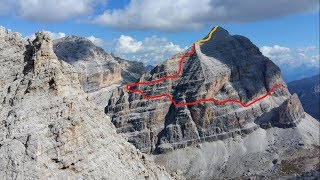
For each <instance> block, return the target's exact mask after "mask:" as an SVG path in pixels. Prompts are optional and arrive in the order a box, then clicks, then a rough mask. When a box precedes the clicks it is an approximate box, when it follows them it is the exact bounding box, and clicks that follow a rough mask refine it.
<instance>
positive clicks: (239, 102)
mask: <svg viewBox="0 0 320 180" xmlns="http://www.w3.org/2000/svg"><path fill="white" fill-rule="evenodd" d="M195 49H196V44H195V43H193V46H192V49H191V50H190V51H189V52H187V53H185V54H184V55H183V56H182V57H181V59H180V61H179V68H178V71H177V73H176V74H174V75H170V76H165V77H163V78H160V79H156V80H152V81H141V82H137V83H134V84H127V85H126V89H127V91H129V92H131V93H139V94H141V95H142V97H143V98H145V99H157V98H162V97H167V98H168V99H169V100H170V101H171V102H172V103H173V105H175V106H176V107H181V106H188V105H196V104H199V103H203V102H214V103H215V104H217V105H223V104H226V103H238V104H240V105H241V106H242V107H249V106H251V105H253V104H254V103H256V102H258V101H260V100H262V99H264V98H266V97H267V96H269V95H270V94H272V93H273V92H274V91H275V90H276V89H277V88H280V87H282V88H287V86H286V85H283V84H275V85H274V86H272V87H271V88H270V90H269V91H268V92H267V93H265V94H264V95H262V96H260V97H259V98H256V99H254V100H252V101H251V102H248V103H247V104H245V103H243V102H241V101H240V100H238V99H227V100H224V101H219V100H217V99H215V98H209V99H200V100H197V101H194V102H185V103H177V102H176V101H175V100H173V98H172V96H171V95H170V94H167V93H164V94H160V95H154V96H148V95H146V94H145V93H144V92H142V91H141V90H139V89H135V90H132V89H131V87H134V86H137V85H141V84H143V85H149V84H154V83H158V82H162V81H165V80H167V79H174V78H177V77H179V76H180V74H181V72H182V63H183V61H184V59H185V58H186V57H188V56H191V55H192V54H194V52H195Z"/></svg>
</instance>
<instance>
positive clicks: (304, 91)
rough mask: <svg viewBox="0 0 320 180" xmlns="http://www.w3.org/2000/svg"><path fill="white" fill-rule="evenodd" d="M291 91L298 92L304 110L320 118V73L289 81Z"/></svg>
mask: <svg viewBox="0 0 320 180" xmlns="http://www.w3.org/2000/svg"><path fill="white" fill-rule="evenodd" d="M288 88H289V91H290V92H291V93H297V95H298V97H299V99H300V100H301V104H302V106H303V108H304V110H305V111H306V112H307V113H308V114H310V115H311V116H312V117H314V118H316V119H318V120H320V74H318V75H315V76H313V77H309V78H304V79H301V80H298V81H293V82H290V83H288Z"/></svg>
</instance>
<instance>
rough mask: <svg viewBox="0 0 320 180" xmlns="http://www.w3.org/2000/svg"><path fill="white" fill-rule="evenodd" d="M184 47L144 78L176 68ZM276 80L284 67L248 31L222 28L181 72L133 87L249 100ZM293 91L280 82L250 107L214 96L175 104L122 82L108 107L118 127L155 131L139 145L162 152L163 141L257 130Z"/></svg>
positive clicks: (183, 142)
mask: <svg viewBox="0 0 320 180" xmlns="http://www.w3.org/2000/svg"><path fill="white" fill-rule="evenodd" d="M189 50H190V49H189ZM189 50H187V51H189ZM184 53H185V52H182V53H179V54H177V55H175V56H173V57H172V58H171V59H169V60H167V61H165V62H164V63H162V64H160V65H158V66H156V67H155V68H154V69H153V70H151V71H150V72H149V73H146V74H144V75H143V76H142V77H141V79H140V81H150V80H155V79H159V78H161V77H164V76H168V75H172V74H175V73H176V72H177V69H178V62H179V60H180V58H181V56H182V55H183V54H184ZM276 84H284V82H283V80H282V78H281V72H280V69H279V68H278V67H277V66H276V65H275V64H274V63H273V62H272V61H271V60H269V59H268V58H267V57H265V56H263V55H262V54H261V52H260V51H259V48H257V47H256V46H255V45H254V44H252V43H251V42H250V40H249V39H247V38H245V37H243V36H239V35H234V36H231V35H229V33H228V32H227V31H226V30H224V29H223V28H218V29H217V31H216V32H215V33H214V34H213V36H212V38H211V40H209V41H208V42H205V43H203V44H200V45H197V46H196V53H195V54H193V55H191V56H190V57H188V58H186V59H185V61H184V63H183V69H182V74H181V75H180V76H179V78H176V79H168V80H166V81H164V82H160V83H155V84H154V85H139V87H133V88H139V89H140V90H142V91H143V92H144V93H145V94H146V95H159V94H163V93H169V94H171V95H172V97H173V99H174V100H175V101H176V102H177V103H183V102H193V101H196V100H199V99H208V98H212V97H214V98H216V99H218V100H220V101H222V100H226V99H239V100H241V101H242V102H244V103H248V102H250V101H252V100H254V99H256V98H258V97H260V96H262V95H264V94H265V93H266V92H267V91H269V90H270V89H271V88H272V86H274V85H276ZM289 95H290V93H289V92H288V90H287V89H285V88H279V89H277V90H275V91H274V92H273V93H272V95H271V96H269V97H267V98H265V99H263V100H261V101H259V102H257V103H256V104H254V105H252V106H250V107H247V108H243V107H241V106H240V105H239V104H235V103H228V104H225V105H216V104H214V103H213V102H206V103H201V104H198V105H192V106H184V107H175V106H174V105H173V104H171V102H170V101H169V100H168V99H167V98H161V99H152V100H145V99H143V97H142V96H141V95H140V94H138V93H128V92H127V91H126V90H125V88H124V87H120V88H118V89H117V90H115V91H114V92H113V95H112V98H111V99H110V101H109V104H108V106H107V107H106V108H105V112H106V113H107V114H108V115H110V116H111V118H112V122H113V123H114V124H115V125H116V127H117V128H118V130H117V131H118V132H122V133H128V136H130V134H131V132H136V131H138V132H139V131H143V132H144V134H145V133H146V132H149V133H150V134H151V132H152V134H153V135H152V136H144V137H145V139H143V138H142V137H141V136H140V137H139V138H137V139H136V140H134V142H135V145H136V146H137V147H144V148H143V149H142V151H143V152H146V153H155V152H158V153H161V152H165V151H167V150H166V149H168V148H167V147H168V146H164V147H165V148H162V146H161V144H168V143H171V144H172V143H177V144H179V145H172V146H170V148H169V149H171V148H173V149H175V148H180V147H185V146H188V145H193V144H197V143H199V141H203V140H204V141H210V142H211V141H215V140H223V139H226V138H229V137H234V136H236V135H237V133H234V132H235V131H237V132H241V134H249V133H251V132H252V131H254V128H251V127H256V125H252V124H253V123H254V121H255V120H256V119H257V118H258V117H260V116H262V115H263V114H265V113H267V112H269V111H271V110H272V109H274V108H276V107H278V106H279V105H280V104H282V102H283V101H284V100H285V99H286V98H288V97H289ZM268 120H269V121H271V120H272V118H269V119H268ZM131 138H136V137H131ZM149 138H150V139H149ZM131 140H132V139H131ZM132 141H133V140H132ZM139 142H140V143H139ZM154 142H156V143H155V144H154ZM148 146H149V148H147V147H148Z"/></svg>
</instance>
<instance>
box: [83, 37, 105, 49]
mask: <svg viewBox="0 0 320 180" xmlns="http://www.w3.org/2000/svg"><path fill="white" fill-rule="evenodd" d="M87 39H89V40H90V41H91V42H92V43H93V44H95V45H96V46H99V47H104V46H105V45H106V42H105V41H104V40H103V39H101V38H97V37H94V36H89V37H87Z"/></svg>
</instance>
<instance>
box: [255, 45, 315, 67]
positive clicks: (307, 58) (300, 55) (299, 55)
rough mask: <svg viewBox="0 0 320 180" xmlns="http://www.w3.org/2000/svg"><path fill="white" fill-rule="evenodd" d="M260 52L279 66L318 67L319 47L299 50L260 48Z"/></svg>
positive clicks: (272, 47) (274, 47) (277, 47)
mask: <svg viewBox="0 0 320 180" xmlns="http://www.w3.org/2000/svg"><path fill="white" fill-rule="evenodd" d="M260 51H261V52H262V54H263V55H265V56H267V57H269V58H270V59H271V60H272V61H274V62H275V63H276V64H277V65H279V66H284V65H285V66H286V67H287V68H290V67H298V66H301V65H305V66H308V67H319V47H316V46H308V47H299V48H291V49H290V48H288V47H283V46H279V45H274V46H262V47H261V48H260Z"/></svg>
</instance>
